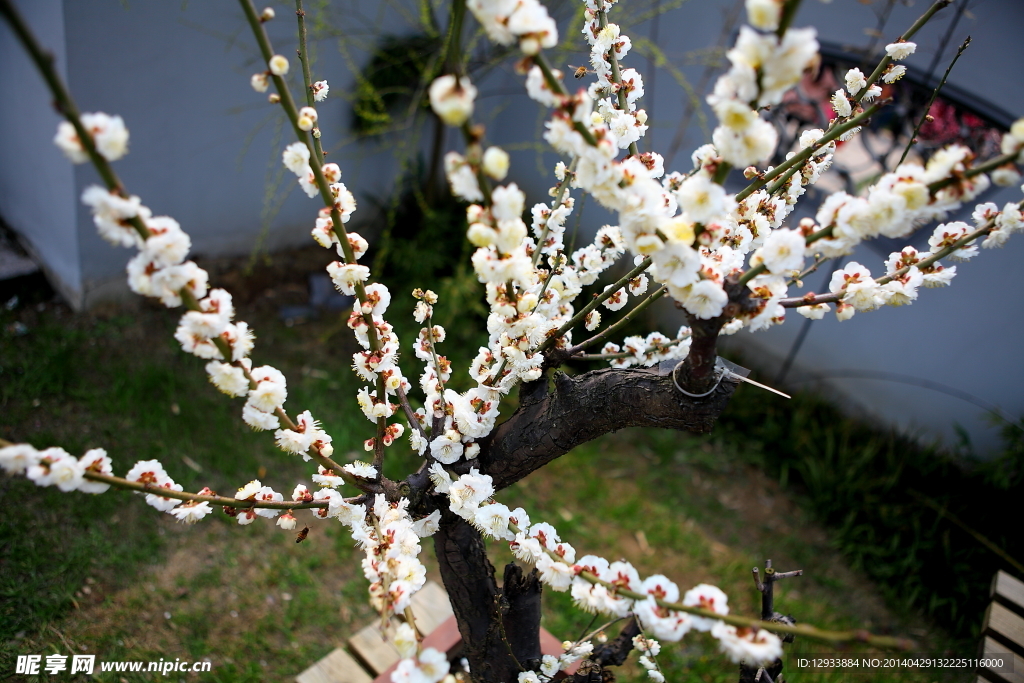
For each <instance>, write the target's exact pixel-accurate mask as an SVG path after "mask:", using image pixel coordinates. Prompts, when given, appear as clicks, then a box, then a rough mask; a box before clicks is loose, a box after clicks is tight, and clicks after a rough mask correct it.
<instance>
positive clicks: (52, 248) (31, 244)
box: [0, 0, 82, 304]
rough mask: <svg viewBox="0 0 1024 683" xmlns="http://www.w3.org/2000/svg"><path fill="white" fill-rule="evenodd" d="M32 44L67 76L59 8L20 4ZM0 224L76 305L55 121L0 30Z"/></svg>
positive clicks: (69, 210) (76, 277) (77, 272)
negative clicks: (48, 51) (49, 53)
mask: <svg viewBox="0 0 1024 683" xmlns="http://www.w3.org/2000/svg"><path fill="white" fill-rule="evenodd" d="M16 4H18V5H20V6H21V8H22V9H23V10H25V11H26V15H27V17H26V18H27V20H28V21H29V23H30V24H31V27H32V30H33V31H34V32H35V33H36V35H37V36H38V37H39V39H40V40H41V41H42V42H43V43H44V44H45V45H48V46H51V48H52V49H53V52H54V57H55V62H56V65H57V68H58V69H59V70H60V72H61V73H62V74H64V75H66V74H67V52H66V50H65V40H64V3H63V2H62V0H32V1H31V2H27V1H26V0H21V1H20V2H18V3H16ZM0 93H3V100H2V101H0V216H3V218H4V220H6V221H7V223H8V224H9V225H10V226H11V227H12V228H14V229H15V230H16V231H17V232H18V233H19V234H20V235H22V236H23V237H24V243H25V246H26V247H28V249H29V250H30V251H31V252H32V253H33V255H34V256H35V257H36V260H37V261H38V262H39V263H41V264H43V266H44V268H45V269H46V272H47V274H48V276H49V278H50V281H51V282H53V283H54V284H55V286H57V288H58V289H59V290H60V292H61V294H62V295H63V296H64V297H65V298H66V299H68V300H69V301H71V302H72V303H73V304H78V303H79V302H80V301H81V297H82V287H81V262H80V260H79V250H78V233H77V230H76V228H75V221H76V214H77V200H76V195H75V180H74V170H73V168H72V167H71V165H70V164H69V163H68V162H67V160H66V159H65V158H64V156H63V155H62V154H61V153H60V152H59V151H58V150H57V148H56V147H55V146H54V145H53V143H52V142H51V140H52V139H53V136H54V133H55V132H56V130H57V123H58V122H59V121H60V118H59V117H58V116H57V114H56V113H55V112H54V111H53V108H52V107H50V105H49V103H50V101H51V98H50V96H49V94H48V91H47V90H46V86H45V85H44V84H43V81H42V80H41V79H40V78H39V75H38V73H37V72H36V70H35V67H34V66H33V64H32V62H31V60H30V59H29V58H28V56H27V55H26V54H25V53H24V52H23V51H22V50H21V47H20V45H18V44H17V43H16V42H15V39H14V34H13V33H11V32H10V29H9V28H8V27H7V24H6V23H5V22H0Z"/></svg>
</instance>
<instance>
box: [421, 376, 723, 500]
mask: <svg viewBox="0 0 1024 683" xmlns="http://www.w3.org/2000/svg"><path fill="white" fill-rule="evenodd" d="M735 388H736V384H735V383H734V382H732V381H730V380H728V379H726V380H723V381H722V383H721V384H720V385H719V387H718V388H717V389H716V390H715V391H714V392H713V393H712V394H710V395H709V396H706V397H703V398H699V399H695V398H690V397H688V396H685V395H683V394H682V393H681V392H680V391H679V390H678V389H676V387H675V384H674V383H673V381H672V377H671V376H670V375H669V374H668V373H665V374H661V373H660V372H659V371H658V370H657V369H656V368H626V369H620V368H605V369H601V370H592V371H591V372H587V373H584V374H582V375H579V376H576V377H569V376H568V375H565V374H563V373H561V372H556V373H555V375H554V390H553V391H550V392H549V391H548V390H547V389H548V388H547V382H546V380H544V379H542V380H538V381H537V382H531V383H528V384H525V385H523V387H522V389H521V391H520V405H519V409H518V410H516V412H515V413H514V414H513V415H512V416H511V417H510V418H509V419H508V420H506V421H505V422H503V423H502V424H500V425H498V427H497V428H496V429H495V430H494V431H493V432H492V433H491V435H490V436H489V437H488V438H486V439H484V440H482V441H481V452H480V456H479V457H478V458H477V459H475V460H472V461H469V462H465V461H464V462H461V463H458V464H457V465H455V466H454V467H453V468H452V469H453V470H454V471H455V472H457V473H459V474H463V473H465V472H468V471H469V469H470V467H478V468H479V469H480V471H481V472H483V473H485V474H489V475H490V476H491V477H493V479H494V488H495V489H496V490H500V489H503V488H506V487H508V486H511V485H512V484H514V483H516V482H517V481H519V480H520V479H522V478H524V477H525V476H527V475H528V474H530V473H531V472H533V471H534V470H536V469H539V468H541V467H543V466H544V465H546V464H547V463H549V462H551V461H552V460H554V459H555V458H557V457H559V456H561V455H564V454H565V453H568V452H569V451H570V450H572V449H573V448H575V447H576V446H579V445H580V444H583V443H586V442H587V441H590V440H592V439H596V438H597V437H599V436H601V435H603V434H607V433H608V432H613V431H616V430H618V429H623V428H625V427H652V428H663V429H682V430H685V431H689V432H694V433H698V434H703V433H707V432H709V431H711V428H712V427H713V426H714V424H715V421H716V420H717V419H718V416H719V415H720V414H721V412H722V410H724V409H725V406H726V404H727V403H728V402H729V397H730V396H732V392H733V390H735ZM637 406H643V410H637V409H636V407H637ZM409 483H410V484H412V481H411V480H410V481H409Z"/></svg>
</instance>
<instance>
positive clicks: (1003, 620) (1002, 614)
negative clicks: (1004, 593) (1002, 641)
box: [985, 602, 1024, 653]
mask: <svg viewBox="0 0 1024 683" xmlns="http://www.w3.org/2000/svg"><path fill="white" fill-rule="evenodd" d="M985 629H986V630H989V631H992V632H994V633H997V634H999V635H1000V636H1002V637H1003V638H1006V639H1007V640H1009V641H1010V642H1011V643H1013V644H1014V645H1016V646H1017V647H1016V648H1014V649H1015V650H1016V651H1018V652H1022V653H1024V619H1022V618H1020V617H1019V616H1017V615H1016V614H1014V613H1013V612H1011V611H1010V610H1008V609H1006V608H1005V607H1003V606H1002V605H1000V604H999V603H998V602H993V603H992V604H991V605H989V608H988V611H987V612H986V613H985Z"/></svg>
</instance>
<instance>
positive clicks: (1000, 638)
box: [977, 571, 1024, 683]
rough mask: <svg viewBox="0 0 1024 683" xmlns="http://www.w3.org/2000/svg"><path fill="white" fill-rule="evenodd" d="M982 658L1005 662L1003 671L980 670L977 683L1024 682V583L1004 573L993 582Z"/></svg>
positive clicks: (982, 646)
mask: <svg viewBox="0 0 1024 683" xmlns="http://www.w3.org/2000/svg"><path fill="white" fill-rule="evenodd" d="M991 594H992V603H991V604H990V605H989V606H988V609H987V610H986V611H985V623H984V627H983V631H982V633H983V635H982V643H981V648H980V654H979V657H981V658H983V659H991V658H996V659H1003V660H1004V662H1005V664H1004V667H1003V668H1002V669H999V670H993V669H991V668H980V669H978V678H977V683H1024V581H1020V580H1019V579H1016V578H1014V577H1012V576H1010V575H1009V574H1007V573H1006V572H1004V571H1000V572H998V573H997V574H996V576H995V578H994V579H993V580H992V591H991Z"/></svg>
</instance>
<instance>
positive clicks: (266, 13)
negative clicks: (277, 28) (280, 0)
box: [260, 7, 276, 21]
mask: <svg viewBox="0 0 1024 683" xmlns="http://www.w3.org/2000/svg"><path fill="white" fill-rule="evenodd" d="M275 16H276V14H275V13H274V8H273V7H264V8H263V11H262V12H260V21H270V20H271V19H273V18H274V17H275Z"/></svg>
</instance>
